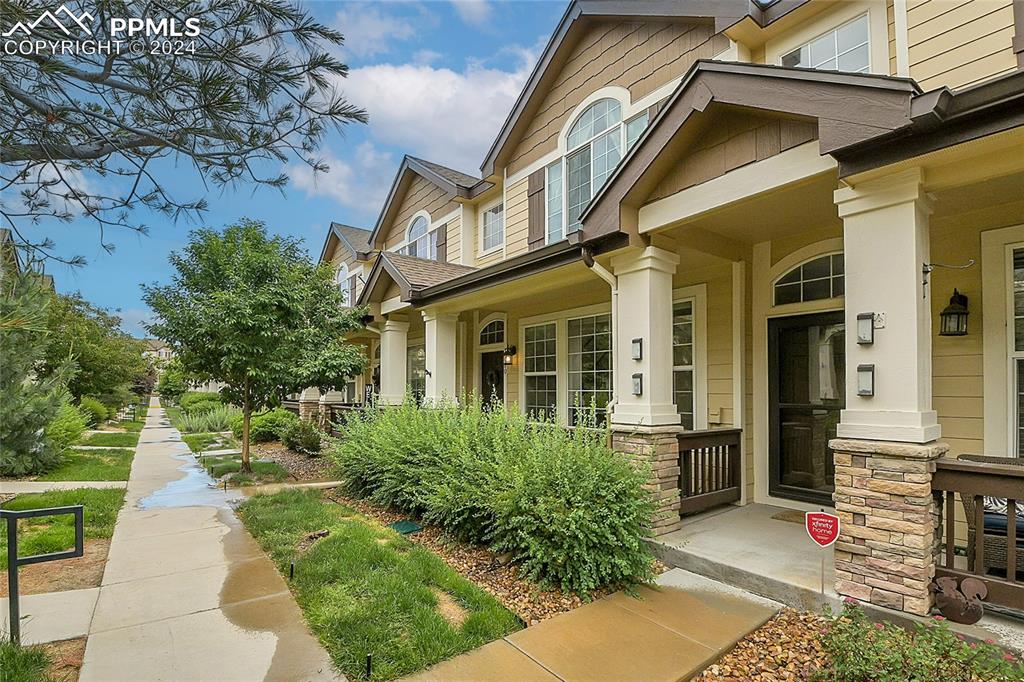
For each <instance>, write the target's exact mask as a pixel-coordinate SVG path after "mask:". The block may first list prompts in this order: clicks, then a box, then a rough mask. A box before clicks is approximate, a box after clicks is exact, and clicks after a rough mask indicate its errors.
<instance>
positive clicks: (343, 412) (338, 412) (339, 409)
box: [323, 403, 363, 436]
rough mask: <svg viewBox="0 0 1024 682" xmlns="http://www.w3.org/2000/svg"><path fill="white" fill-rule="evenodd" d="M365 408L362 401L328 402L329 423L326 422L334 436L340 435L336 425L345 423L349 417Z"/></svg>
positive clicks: (325, 426) (325, 425) (326, 426)
mask: <svg viewBox="0 0 1024 682" xmlns="http://www.w3.org/2000/svg"><path fill="white" fill-rule="evenodd" d="M362 409H363V404H362V403H328V404H327V414H326V415H325V417H326V418H327V423H326V424H324V425H323V426H324V428H326V429H327V430H328V431H329V432H330V434H331V435H332V436H336V435H338V430H337V428H336V427H338V426H340V425H343V424H344V423H345V422H346V421H348V419H349V417H351V416H352V415H354V414H356V413H357V412H359V411H360V410H362Z"/></svg>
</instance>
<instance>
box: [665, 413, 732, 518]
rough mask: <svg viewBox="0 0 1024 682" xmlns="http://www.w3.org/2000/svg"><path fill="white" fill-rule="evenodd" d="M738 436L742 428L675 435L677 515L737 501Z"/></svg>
mask: <svg viewBox="0 0 1024 682" xmlns="http://www.w3.org/2000/svg"><path fill="white" fill-rule="evenodd" d="M742 437H743V430H742V429H710V430H707V431H687V432H685V433H681V434H679V495H680V501H679V513H680V515H683V514H695V513H697V512H700V511H704V510H705V509H710V508H711V507H717V506H719V505H723V504H729V503H730V502H735V501H736V500H738V499H740V480H741V476H740V474H741V471H742V469H741V467H742V463H741V461H740V441H741V439H742Z"/></svg>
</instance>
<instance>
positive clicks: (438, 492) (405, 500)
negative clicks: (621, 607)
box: [330, 400, 654, 594]
mask: <svg viewBox="0 0 1024 682" xmlns="http://www.w3.org/2000/svg"><path fill="white" fill-rule="evenodd" d="M606 443H607V433H606V432H602V431H598V430H592V429H582V428H580V429H573V430H569V429H563V428H560V427H557V426H555V425H553V424H550V423H538V422H531V421H529V420H527V419H526V417H525V416H523V415H520V414H518V413H511V412H506V411H505V410H504V409H503V408H501V407H497V408H495V409H490V408H486V407H484V406H482V405H481V403H480V402H479V401H478V400H469V401H466V402H465V403H464V404H463V405H462V406H456V405H452V404H448V405H442V406H437V407H433V408H430V409H421V408H419V407H417V406H416V405H415V403H414V402H413V401H411V400H407V401H406V403H405V404H404V405H403V406H402V407H399V408H394V409H385V410H379V411H378V410H368V411H366V412H364V413H362V414H361V415H359V416H356V417H353V418H352V419H350V420H349V422H348V423H347V424H346V425H345V426H344V427H343V428H342V438H341V439H340V441H339V443H338V445H337V446H335V448H334V449H333V450H332V451H331V453H330V454H331V457H332V458H333V459H334V460H335V461H336V462H337V463H338V465H339V466H340V467H341V469H342V471H343V473H344V479H345V484H346V487H347V489H348V491H349V492H350V493H352V494H354V495H357V496H361V497H366V498H369V499H370V500H372V501H373V502H376V503H378V504H382V505H385V506H389V507H394V508H397V509H399V510H402V511H404V512H407V513H410V514H414V515H419V516H422V517H423V518H424V519H425V520H427V521H429V522H432V523H436V524H438V525H440V526H442V527H444V528H446V529H447V530H448V531H450V532H452V533H453V534H455V535H457V536H459V537H462V538H463V539H466V540H469V541H471V542H487V543H489V544H490V545H491V547H492V549H494V550H495V551H500V552H509V553H511V554H512V557H513V559H514V560H516V561H518V562H520V564H521V570H522V571H523V573H524V574H525V575H527V576H528V577H530V578H531V579H534V580H537V581H539V582H541V583H544V584H551V585H557V586H559V587H561V588H562V589H564V590H568V591H573V592H577V593H580V594H583V593H586V592H588V591H590V590H593V589H595V588H598V587H601V586H604V585H621V584H631V583H637V582H645V581H648V580H650V579H651V555H650V553H649V551H648V549H647V546H646V544H645V543H644V538H645V537H647V536H648V535H649V534H650V524H651V519H652V515H653V513H654V505H653V502H652V500H651V499H650V496H649V494H648V493H647V491H646V490H645V488H644V485H645V483H646V481H647V472H645V471H643V470H642V468H638V467H636V466H634V465H633V464H632V463H631V462H629V461H628V460H627V459H626V458H625V457H623V456H622V455H620V454H618V453H615V452H613V451H612V450H610V449H609V448H608V447H607V445H606Z"/></svg>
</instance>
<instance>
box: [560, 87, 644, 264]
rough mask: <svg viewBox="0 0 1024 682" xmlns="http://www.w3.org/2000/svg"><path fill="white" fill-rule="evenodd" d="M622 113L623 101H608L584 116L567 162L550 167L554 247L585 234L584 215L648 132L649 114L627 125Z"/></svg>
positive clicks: (572, 132) (574, 130)
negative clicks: (580, 231)
mask: <svg viewBox="0 0 1024 682" xmlns="http://www.w3.org/2000/svg"><path fill="white" fill-rule="evenodd" d="M622 109H623V105H622V103H621V102H619V100H617V99H614V98H612V97H605V98H603V99H599V100H597V101H596V102H594V103H593V104H591V105H590V106H588V107H587V108H586V109H584V110H583V111H582V112H580V114H579V116H577V117H576V119H575V120H574V121H573V122H572V126H571V127H570V128H569V132H568V134H567V135H566V139H565V142H566V144H565V149H566V155H565V157H564V158H563V159H559V160H558V161H556V162H555V163H553V164H551V165H550V166H548V167H547V169H546V173H545V205H546V219H545V222H546V226H547V230H546V231H547V242H548V243H549V244H550V243H553V242H556V241H559V240H561V239H564V238H565V236H566V235H567V234H569V233H572V232H575V231H577V230H578V229H579V228H580V215H581V214H582V213H583V210H584V209H585V208H586V207H587V204H589V203H590V200H591V199H592V198H593V196H594V195H595V194H597V192H598V190H599V189H601V186H602V185H604V183H605V181H606V180H608V177H609V176H610V175H611V174H612V172H613V171H614V170H615V167H616V166H617V165H618V164H619V161H620V160H621V159H622V157H623V155H624V154H625V152H626V150H627V149H629V147H631V146H632V145H633V143H634V142H636V141H637V139H639V137H640V134H641V133H642V132H643V131H644V129H645V128H646V127H647V122H648V114H647V109H644V110H643V111H641V112H640V113H638V114H637V115H635V116H633V117H632V118H630V119H629V120H627V121H625V122H624V121H623V120H622Z"/></svg>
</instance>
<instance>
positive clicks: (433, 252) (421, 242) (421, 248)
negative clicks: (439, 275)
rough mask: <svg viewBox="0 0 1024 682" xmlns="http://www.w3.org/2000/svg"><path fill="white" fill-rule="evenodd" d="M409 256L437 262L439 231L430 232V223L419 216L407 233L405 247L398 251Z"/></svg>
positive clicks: (411, 223)
mask: <svg viewBox="0 0 1024 682" xmlns="http://www.w3.org/2000/svg"><path fill="white" fill-rule="evenodd" d="M398 252H399V253H404V254H405V255H407V256H415V257H416V258H426V259H427V260H437V230H434V231H433V232H431V231H430V221H428V220H427V218H426V217H425V216H422V215H418V216H416V217H415V218H413V219H412V221H411V222H410V223H409V228H408V229H407V230H406V233H405V246H403V247H402V248H401V249H399V250H398Z"/></svg>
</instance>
